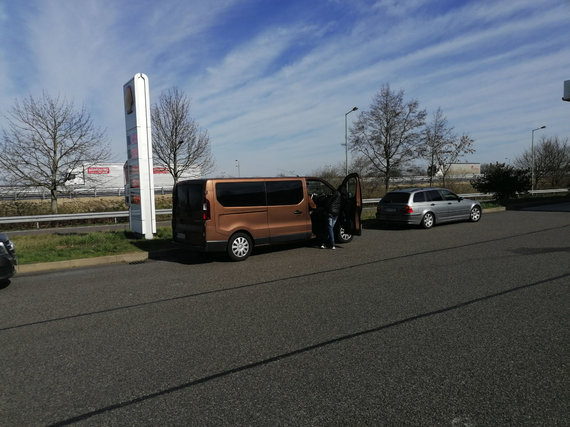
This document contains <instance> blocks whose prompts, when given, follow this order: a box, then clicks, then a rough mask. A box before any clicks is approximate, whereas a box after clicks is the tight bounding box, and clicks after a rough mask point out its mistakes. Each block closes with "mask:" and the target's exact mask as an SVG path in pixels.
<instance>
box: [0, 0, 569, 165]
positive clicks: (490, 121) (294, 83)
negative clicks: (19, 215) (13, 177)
mask: <svg viewBox="0 0 570 427" xmlns="http://www.w3.org/2000/svg"><path fill="white" fill-rule="evenodd" d="M569 19H570V0H540V1H537V0H472V1H469V0H465V1H462V0H449V1H436V0H406V1H398V0H378V1H373V0H350V1H345V0H311V1H306V0H286V1H279V0H209V1H207V2H204V1H197V0H179V1H178V0H161V1H155V0H138V1H136V0H0V94H1V95H0V116H1V115H4V114H6V112H7V111H8V109H9V108H10V107H11V106H12V105H13V104H14V101H15V100H16V99H22V98H23V97H27V96H28V95H33V96H41V94H42V91H46V92H47V93H49V94H50V95H51V96H58V95H61V96H64V97H66V98H67V99H68V100H72V101H73V102H75V104H76V105H77V106H82V105H85V107H86V108H87V110H88V111H89V112H90V113H91V114H92V118H93V121H94V123H95V124H96V125H97V126H99V127H101V128H104V129H106V132H107V136H108V139H109V142H110V144H111V147H112V151H113V159H112V160H113V161H117V162H122V161H124V160H125V158H126V142H125V124H124V116H123V98H122V87H123V84H124V83H126V82H127V81H128V80H130V79H131V78H132V77H133V75H134V74H136V73H144V74H146V75H147V76H148V77H149V80H150V89H151V103H152V102H153V101H155V100H157V99H158V96H159V95H160V94H161V92H162V91H164V90H167V89H168V88H170V87H172V86H177V87H178V88H179V89H181V90H183V91H184V92H185V93H186V94H187V95H188V96H189V97H190V98H191V101H192V107H191V113H192V116H193V117H194V118H195V119H196V120H197V121H198V123H199V124H200V126H201V127H202V128H204V129H207V130H208V132H209V135H210V138H211V141H212V151H213V154H214V157H215V161H216V166H217V170H216V173H215V174H216V175H236V174H237V168H236V162H235V160H239V162H240V169H241V175H242V176H246V175H247V176H259V175H276V174H299V175H304V174H310V173H311V172H313V171H315V170H316V169H319V168H321V167H323V166H326V165H336V164H342V165H344V155H345V150H344V147H343V146H342V144H343V143H344V114H345V113H346V112H347V111H349V110H350V109H351V108H352V107H353V106H358V107H359V109H360V110H361V111H362V110H367V109H368V108H369V106H370V103H371V102H372V98H373V96H374V95H375V94H376V93H377V92H378V91H379V90H380V88H381V87H382V85H383V84H386V83H388V84H390V86H391V87H392V88H393V89H396V90H399V89H403V90H404V91H405V94H406V95H405V96H406V99H417V100H418V101H419V102H420V105H421V107H422V108H425V109H426V110H427V111H428V117H431V115H432V114H433V113H434V112H435V110H436V109H437V108H438V107H441V108H442V110H443V112H444V114H445V115H446V117H447V119H448V122H449V124H450V125H451V126H453V127H454V128H455V131H456V132H457V133H459V134H461V133H467V134H468V135H470V136H471V137H472V138H474V140H475V149H476V152H475V153H474V154H471V155H469V156H468V157H466V158H464V159H463V161H468V162H481V163H488V162H494V161H501V162H504V161H507V159H510V160H511V161H512V160H514V158H516V157H517V156H519V155H520V154H522V152H523V151H524V150H526V149H529V148H530V144H531V130H532V129H533V128H536V127H539V126H542V125H546V126H547V128H546V129H544V130H541V131H537V132H535V142H536V141H538V140H539V139H540V137H542V136H559V137H561V138H567V137H568V136H569V135H570V103H568V102H563V101H562V100H561V98H562V91H563V89H562V88H563V82H564V81H565V80H570V28H569V27H568V20H569ZM358 113H359V111H357V112H355V113H352V114H351V115H349V116H348V117H349V125H350V122H351V121H352V120H354V119H355V118H356V117H357V114H358ZM0 126H1V127H4V126H5V119H4V118H3V117H0Z"/></svg>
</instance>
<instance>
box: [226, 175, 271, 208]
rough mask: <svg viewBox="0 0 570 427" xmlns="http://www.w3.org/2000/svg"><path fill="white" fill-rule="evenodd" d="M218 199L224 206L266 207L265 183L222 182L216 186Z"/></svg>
mask: <svg viewBox="0 0 570 427" xmlns="http://www.w3.org/2000/svg"><path fill="white" fill-rule="evenodd" d="M216 198H217V199H218V202H220V204H221V205H222V206H226V207H237V206H266V200H265V183H264V182H263V181H258V182H257V181H255V182H220V183H218V184H216Z"/></svg>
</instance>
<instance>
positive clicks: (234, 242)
mask: <svg viewBox="0 0 570 427" xmlns="http://www.w3.org/2000/svg"><path fill="white" fill-rule="evenodd" d="M252 249H253V245H252V242H251V238H250V237H249V236H248V235H247V234H245V233H236V234H234V235H233V236H232V237H230V240H229V241H228V255H229V256H230V258H231V260H232V261H243V260H245V259H246V258H247V257H248V256H250V255H251V251H252Z"/></svg>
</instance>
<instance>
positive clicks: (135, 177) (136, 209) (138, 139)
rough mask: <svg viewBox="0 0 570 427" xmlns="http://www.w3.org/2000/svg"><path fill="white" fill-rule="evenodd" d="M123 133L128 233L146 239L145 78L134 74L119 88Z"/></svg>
mask: <svg viewBox="0 0 570 427" xmlns="http://www.w3.org/2000/svg"><path fill="white" fill-rule="evenodd" d="M123 96H124V100H125V125H126V130H127V153H128V160H127V179H128V183H127V184H128V191H129V194H128V195H127V196H129V200H130V207H129V220H130V224H131V230H132V231H133V232H135V233H137V234H139V235H141V236H144V238H146V239H152V238H153V234H154V233H156V215H155V213H156V212H155V207H154V178H153V164H152V138H151V133H150V126H151V120H150V97H149V85H148V77H147V76H145V75H144V74H142V73H139V74H135V76H134V77H133V78H132V79H131V80H129V81H128V82H127V83H126V84H125V85H124V86H123Z"/></svg>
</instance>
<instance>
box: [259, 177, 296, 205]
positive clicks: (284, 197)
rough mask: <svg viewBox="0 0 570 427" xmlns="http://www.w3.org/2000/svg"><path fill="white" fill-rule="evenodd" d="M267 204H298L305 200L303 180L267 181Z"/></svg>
mask: <svg viewBox="0 0 570 427" xmlns="http://www.w3.org/2000/svg"><path fill="white" fill-rule="evenodd" d="M266 186H267V204H268V205H269V206H277V205H281V206H282V205H298V204H299V203H301V201H302V200H303V183H302V182H301V181H267V182H266Z"/></svg>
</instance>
